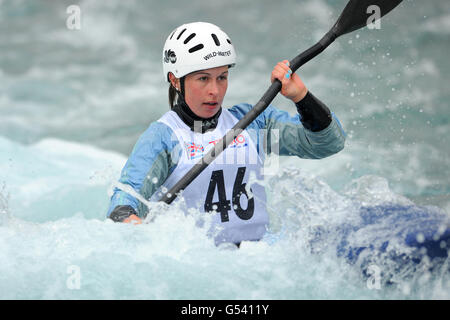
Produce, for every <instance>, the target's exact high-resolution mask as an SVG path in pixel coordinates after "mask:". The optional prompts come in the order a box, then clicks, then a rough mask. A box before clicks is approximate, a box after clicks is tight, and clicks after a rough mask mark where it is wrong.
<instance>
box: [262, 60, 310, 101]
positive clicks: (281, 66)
mask: <svg viewBox="0 0 450 320" xmlns="http://www.w3.org/2000/svg"><path fill="white" fill-rule="evenodd" d="M275 79H278V80H280V81H281V84H282V87H281V94H282V95H283V96H285V97H286V98H288V99H290V100H292V101H293V102H294V103H297V102H299V101H300V100H302V99H303V98H304V97H305V96H306V94H307V93H308V89H306V87H305V84H304V83H303V81H302V79H300V77H299V76H298V75H297V74H296V73H292V70H291V69H290V68H289V61H288V60H283V61H281V62H278V63H277V65H276V66H275V67H274V68H273V71H272V75H271V77H270V81H271V82H273V81H274V80H275Z"/></svg>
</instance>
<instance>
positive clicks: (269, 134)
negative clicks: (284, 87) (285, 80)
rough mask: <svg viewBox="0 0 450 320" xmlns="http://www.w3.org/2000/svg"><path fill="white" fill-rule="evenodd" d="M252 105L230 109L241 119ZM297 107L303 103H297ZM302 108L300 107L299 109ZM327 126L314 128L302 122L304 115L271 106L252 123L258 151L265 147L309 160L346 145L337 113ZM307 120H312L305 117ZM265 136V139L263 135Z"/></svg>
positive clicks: (267, 150) (268, 149)
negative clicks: (316, 129) (256, 132)
mask: <svg viewBox="0 0 450 320" xmlns="http://www.w3.org/2000/svg"><path fill="white" fill-rule="evenodd" d="M251 108H252V106H251V105H248V104H240V105H237V106H234V107H233V108H231V109H230V111H231V112H232V113H233V114H234V115H235V116H236V117H237V118H238V119H241V118H242V117H243V116H244V115H245V114H246V113H247V112H248V111H249V110H250V109H251ZM297 109H299V106H298V104H297ZM299 111H300V110H299ZM330 116H331V119H330V121H329V124H328V125H327V127H325V128H323V129H322V130H320V131H312V130H314V129H313V128H310V129H307V128H306V127H305V126H304V125H303V124H302V118H301V115H300V114H298V113H297V114H296V115H294V116H291V115H290V114H289V113H288V112H287V111H282V110H279V109H277V108H275V107H273V106H271V105H269V106H268V107H267V109H266V110H265V111H264V112H263V113H262V114H260V115H259V116H258V117H257V118H256V119H255V121H253V122H252V124H250V126H249V128H250V130H252V129H255V127H256V128H258V130H259V131H261V130H263V131H264V132H263V134H261V132H259V133H258V134H256V135H253V136H256V138H255V140H256V141H257V144H258V150H260V148H264V151H265V153H267V154H270V153H275V154H278V155H284V156H286V155H287V156H298V157H300V158H305V159H321V158H325V157H328V156H331V155H333V154H335V153H337V152H339V151H341V150H342V149H343V148H344V143H345V137H346V134H345V132H344V130H343V128H342V126H341V124H340V122H339V120H338V118H337V117H336V116H335V115H334V113H332V112H331V113H330ZM303 122H304V123H310V121H309V119H308V120H306V119H304V121H303ZM261 137H264V138H261Z"/></svg>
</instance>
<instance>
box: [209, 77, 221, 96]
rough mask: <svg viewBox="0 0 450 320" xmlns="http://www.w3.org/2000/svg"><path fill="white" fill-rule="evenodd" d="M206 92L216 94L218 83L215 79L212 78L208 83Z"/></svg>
mask: <svg viewBox="0 0 450 320" xmlns="http://www.w3.org/2000/svg"><path fill="white" fill-rule="evenodd" d="M208 89H209V90H208V93H209V94H211V95H217V94H218V93H219V85H218V83H217V81H215V80H213V81H211V82H210V84H209V88H208Z"/></svg>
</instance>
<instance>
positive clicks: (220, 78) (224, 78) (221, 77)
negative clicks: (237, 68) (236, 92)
mask: <svg viewBox="0 0 450 320" xmlns="http://www.w3.org/2000/svg"><path fill="white" fill-rule="evenodd" d="M219 80H227V76H220V77H219Z"/></svg>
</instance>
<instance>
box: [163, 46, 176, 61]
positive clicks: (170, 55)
mask: <svg viewBox="0 0 450 320" xmlns="http://www.w3.org/2000/svg"><path fill="white" fill-rule="evenodd" d="M169 61H170V62H171V63H175V62H177V56H176V55H175V52H174V51H172V50H170V49H169V50H166V51H164V62H165V63H169Z"/></svg>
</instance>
